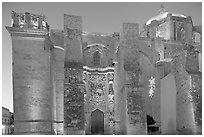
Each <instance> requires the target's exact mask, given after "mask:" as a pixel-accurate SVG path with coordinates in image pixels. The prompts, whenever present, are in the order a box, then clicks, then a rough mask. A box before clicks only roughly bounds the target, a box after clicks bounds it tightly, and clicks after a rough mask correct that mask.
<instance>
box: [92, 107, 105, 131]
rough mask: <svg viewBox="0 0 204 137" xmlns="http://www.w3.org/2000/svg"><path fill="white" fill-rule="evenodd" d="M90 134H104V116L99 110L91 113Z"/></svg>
mask: <svg viewBox="0 0 204 137" xmlns="http://www.w3.org/2000/svg"><path fill="white" fill-rule="evenodd" d="M91 133H92V134H94V135H100V134H104V114H103V112H102V111H100V110H99V109H96V110H94V111H93V112H92V113H91Z"/></svg>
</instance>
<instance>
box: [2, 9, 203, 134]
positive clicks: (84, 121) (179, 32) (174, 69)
mask: <svg viewBox="0 0 204 137" xmlns="http://www.w3.org/2000/svg"><path fill="white" fill-rule="evenodd" d="M11 15H12V25H11V27H6V28H7V30H8V31H9V33H10V34H11V38H12V66H13V69H12V74H13V99H14V101H13V102H14V134H71V135H73V134H128V135H129V134H151V133H154V134H201V132H202V131H201V130H202V129H201V126H202V121H201V117H202V116H201V115H202V113H201V108H202V107H201V106H202V105H201V104H202V93H201V92H202V76H201V74H202V68H201V62H200V61H201V57H202V50H201V46H202V41H201V40H202V27H201V26H193V22H192V19H191V17H190V16H185V15H182V14H175V13H170V12H166V11H161V12H160V13H159V15H157V16H155V17H153V18H151V19H149V20H148V22H147V23H145V24H144V26H143V29H142V31H141V32H140V33H139V25H138V24H136V23H123V24H122V28H121V31H120V33H116V32H114V33H113V34H103V33H87V32H83V30H82V17H80V16H74V15H67V14H64V30H54V29H50V27H49V25H48V23H47V22H46V21H45V16H42V15H36V14H31V13H27V12H26V13H16V12H12V14H11ZM197 39H198V40H197ZM149 118H151V119H152V121H154V122H153V123H152V124H149V123H151V120H150V119H149Z"/></svg>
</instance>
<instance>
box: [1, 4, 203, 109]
mask: <svg viewBox="0 0 204 137" xmlns="http://www.w3.org/2000/svg"><path fill="white" fill-rule="evenodd" d="M161 4H163V5H164V8H165V9H166V11H169V12H173V13H180V14H184V15H188V16H191V18H192V20H193V25H202V3H201V2H195V3H192V2H185V3H184V2H168V3H165V2H144V3H141V2H132V3H116V2H113V3H99V2H97V3H90V2H86V3H79V2H78V3H73V2H72V3H70V2H67V3H64V2H49V3H45V2H43V3H42V2H41V3H40V2H37V3H31V2H28V3H25V2H9V3H7V2H3V3H2V106H4V107H6V108H9V109H10V111H11V112H13V87H12V84H13V83H12V40H11V37H10V34H9V33H8V31H7V30H6V29H5V26H10V25H11V11H12V10H13V11H16V12H18V13H24V12H30V13H34V14H43V15H45V16H46V21H47V22H48V24H49V25H50V29H60V30H63V21H64V20H63V16H64V14H71V15H77V16H82V28H83V31H86V32H102V33H113V32H119V31H120V29H121V26H122V23H123V22H130V23H138V24H139V26H140V29H141V28H142V26H143V24H144V23H146V22H147V21H148V19H150V18H151V17H154V16H156V15H158V11H159V9H160V6H161Z"/></svg>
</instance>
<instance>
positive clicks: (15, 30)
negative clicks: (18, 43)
mask: <svg viewBox="0 0 204 137" xmlns="http://www.w3.org/2000/svg"><path fill="white" fill-rule="evenodd" d="M6 29H7V30H8V32H9V33H10V34H11V36H17V37H36V38H45V37H47V36H48V34H49V32H48V31H47V30H42V29H30V28H19V27H8V26H6Z"/></svg>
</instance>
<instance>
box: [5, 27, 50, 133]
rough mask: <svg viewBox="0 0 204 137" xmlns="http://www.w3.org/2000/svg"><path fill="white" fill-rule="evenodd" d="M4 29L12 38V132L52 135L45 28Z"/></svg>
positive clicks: (47, 49) (46, 34)
mask: <svg viewBox="0 0 204 137" xmlns="http://www.w3.org/2000/svg"><path fill="white" fill-rule="evenodd" d="M6 28H7V30H8V31H9V32H10V34H11V38H12V58H13V59H12V64H13V65H12V67H13V70H12V73H13V103H14V134H51V133H52V121H51V120H52V112H51V111H52V109H51V78H50V77H51V74H50V67H51V66H50V56H51V54H50V46H51V45H50V43H49V42H48V41H47V38H48V30H42V29H32V28H19V27H6Z"/></svg>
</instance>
